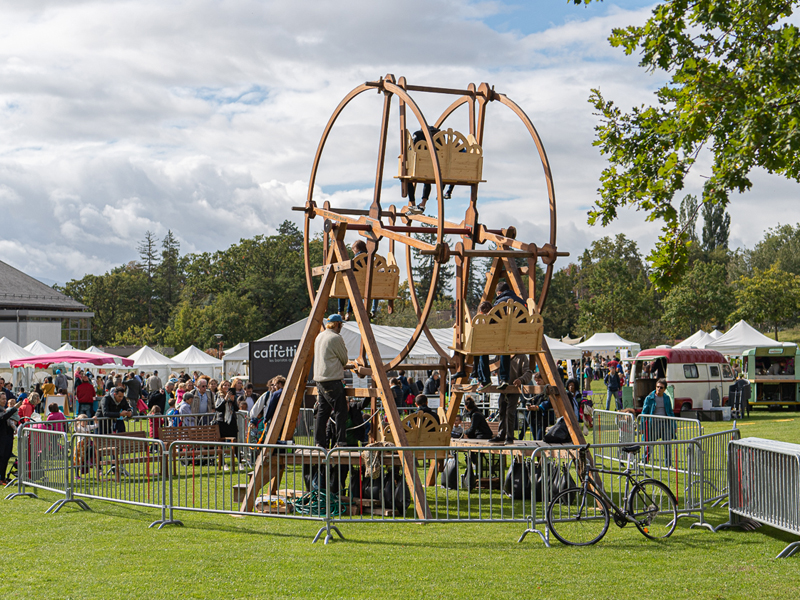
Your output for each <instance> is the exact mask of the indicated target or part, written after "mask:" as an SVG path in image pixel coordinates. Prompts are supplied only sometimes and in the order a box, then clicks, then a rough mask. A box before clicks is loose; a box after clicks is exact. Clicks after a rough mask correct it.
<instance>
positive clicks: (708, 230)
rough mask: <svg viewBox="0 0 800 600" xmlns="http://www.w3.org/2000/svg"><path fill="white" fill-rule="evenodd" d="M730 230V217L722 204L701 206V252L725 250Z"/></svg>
mask: <svg viewBox="0 0 800 600" xmlns="http://www.w3.org/2000/svg"><path fill="white" fill-rule="evenodd" d="M730 229H731V216H730V215H729V214H728V213H727V212H726V211H725V207H724V206H723V205H722V204H708V203H706V204H703V250H705V251H706V252H714V250H716V249H717V248H724V249H727V248H728V235H729V234H730Z"/></svg>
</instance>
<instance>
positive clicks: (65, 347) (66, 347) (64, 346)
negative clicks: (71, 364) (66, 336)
mask: <svg viewBox="0 0 800 600" xmlns="http://www.w3.org/2000/svg"><path fill="white" fill-rule="evenodd" d="M64 350H77V348H76V347H75V346H73V345H72V344H70V343H69V342H66V343H64V344H62V345H61V348H59V349H58V350H56V352H63V351H64Z"/></svg>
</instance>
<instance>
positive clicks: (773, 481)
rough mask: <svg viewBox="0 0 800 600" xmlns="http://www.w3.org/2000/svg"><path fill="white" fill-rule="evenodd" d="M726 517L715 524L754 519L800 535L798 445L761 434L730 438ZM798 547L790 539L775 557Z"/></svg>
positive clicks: (799, 546) (739, 523)
mask: <svg viewBox="0 0 800 600" xmlns="http://www.w3.org/2000/svg"><path fill="white" fill-rule="evenodd" d="M728 478H729V481H730V493H729V497H728V498H729V499H728V514H729V521H728V522H727V523H723V524H722V525H720V526H718V527H717V530H719V529H724V528H728V527H736V526H747V524H748V521H750V520H752V521H756V522H758V523H763V524H764V525H769V526H771V527H775V528H776V529H780V530H782V531H786V532H788V533H793V534H795V535H800V445H797V444H787V443H785V442H775V441H772V440H764V439H761V438H745V439H743V440H734V441H732V442H731V443H730V445H729V446H728ZM798 551H800V541H796V542H792V543H791V544H789V545H788V546H786V548H784V549H783V550H782V551H781V553H780V554H778V556H777V557H776V558H786V557H789V556H792V555H793V554H794V553H795V552H798Z"/></svg>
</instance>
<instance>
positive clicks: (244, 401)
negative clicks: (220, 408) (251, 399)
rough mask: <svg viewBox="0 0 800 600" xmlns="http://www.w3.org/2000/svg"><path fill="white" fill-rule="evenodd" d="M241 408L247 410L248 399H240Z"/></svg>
mask: <svg viewBox="0 0 800 600" xmlns="http://www.w3.org/2000/svg"><path fill="white" fill-rule="evenodd" d="M239 410H243V411H244V412H247V400H239Z"/></svg>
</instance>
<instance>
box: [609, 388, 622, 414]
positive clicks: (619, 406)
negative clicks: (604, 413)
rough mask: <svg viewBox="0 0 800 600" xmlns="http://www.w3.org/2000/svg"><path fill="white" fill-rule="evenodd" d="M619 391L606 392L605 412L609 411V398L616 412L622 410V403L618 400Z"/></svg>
mask: <svg viewBox="0 0 800 600" xmlns="http://www.w3.org/2000/svg"><path fill="white" fill-rule="evenodd" d="M618 393H619V390H610V389H609V390H608V392H607V394H606V410H611V398H614V406H615V407H616V409H617V410H622V401H621V400H620V398H619V395H618Z"/></svg>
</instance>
